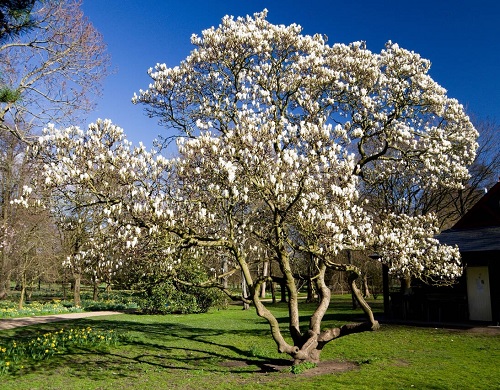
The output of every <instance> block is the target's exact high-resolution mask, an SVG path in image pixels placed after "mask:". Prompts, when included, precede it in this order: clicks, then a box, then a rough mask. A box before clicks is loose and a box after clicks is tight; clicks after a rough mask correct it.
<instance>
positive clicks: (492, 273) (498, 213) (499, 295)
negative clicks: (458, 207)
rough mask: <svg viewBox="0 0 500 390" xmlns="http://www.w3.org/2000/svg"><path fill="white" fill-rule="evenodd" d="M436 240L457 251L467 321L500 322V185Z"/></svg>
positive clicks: (492, 189)
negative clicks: (460, 266)
mask: <svg viewBox="0 0 500 390" xmlns="http://www.w3.org/2000/svg"><path fill="white" fill-rule="evenodd" d="M438 239H439V241H440V242H441V243H443V244H448V245H458V247H459V248H460V253H461V255H462V262H463V264H464V276H463V277H462V280H461V283H462V284H463V283H465V292H466V300H467V310H468V319H469V320H471V321H486V322H494V323H500V182H499V183H497V184H496V185H495V186H494V187H493V188H491V189H490V190H489V191H488V192H487V193H486V194H485V195H484V196H483V197H482V198H481V199H480V200H479V201H478V202H477V203H476V204H475V205H474V206H473V207H472V208H471V209H470V210H469V211H468V212H467V214H465V215H464V216H463V217H462V218H461V219H460V220H459V221H458V222H457V223H456V224H455V225H454V226H453V227H452V228H451V229H449V230H446V231H444V232H442V233H441V234H440V235H439V236H438Z"/></svg>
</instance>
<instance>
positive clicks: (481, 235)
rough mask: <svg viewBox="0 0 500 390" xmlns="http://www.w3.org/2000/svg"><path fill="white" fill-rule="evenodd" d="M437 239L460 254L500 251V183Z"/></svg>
mask: <svg viewBox="0 0 500 390" xmlns="http://www.w3.org/2000/svg"><path fill="white" fill-rule="evenodd" d="M437 239H438V240H439V242H441V244H448V245H458V248H459V249H460V252H482V251H500V182H499V183H496V184H495V185H494V186H493V187H492V188H491V189H490V190H489V191H488V192H487V193H486V194H485V195H484V196H483V197H482V198H481V199H479V201H478V202H477V203H476V204H475V205H474V206H473V207H472V208H471V209H470V210H469V211H468V212H467V213H466V214H465V215H464V216H463V217H462V218H460V220H459V221H458V222H457V223H456V224H455V225H454V226H453V227H452V228H451V229H449V230H445V231H444V232H442V233H441V234H439V235H438V236H437Z"/></svg>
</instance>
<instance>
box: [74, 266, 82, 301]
mask: <svg viewBox="0 0 500 390" xmlns="http://www.w3.org/2000/svg"><path fill="white" fill-rule="evenodd" d="M74 278H75V279H74V282H73V302H74V305H75V306H76V307H81V305H82V301H81V298H80V284H81V278H82V276H81V275H80V274H75V275H74Z"/></svg>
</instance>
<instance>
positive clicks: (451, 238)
mask: <svg viewBox="0 0 500 390" xmlns="http://www.w3.org/2000/svg"><path fill="white" fill-rule="evenodd" d="M437 239H438V240H439V242H440V243H441V244H448V245H458V248H459V249H460V252H482V251H500V226H489V227H484V228H477V229H449V230H445V231H444V232H442V233H441V234H440V235H438V236H437Z"/></svg>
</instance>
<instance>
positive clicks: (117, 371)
mask: <svg viewBox="0 0 500 390" xmlns="http://www.w3.org/2000/svg"><path fill="white" fill-rule="evenodd" d="M86 327H91V328H92V329H93V330H98V329H100V330H109V329H112V330H113V331H115V332H116V333H117V334H118V335H123V336H124V337H122V339H121V341H120V342H119V346H118V347H116V348H115V347H111V348H108V349H106V350H95V349H92V348H82V347H78V348H72V349H71V350H69V351H67V352H65V353H64V354H61V355H57V356H55V357H53V358H51V359H50V360H47V361H42V362H40V363H37V364H36V365H34V366H32V367H30V368H29V370H30V371H33V372H36V373H37V374H41V375H51V374H52V373H53V372H54V371H55V372H57V371H58V370H61V367H64V369H67V368H69V369H70V370H71V375H72V376H75V377H85V378H91V379H93V380H100V379H105V378H106V377H107V376H109V375H113V376H114V377H133V376H135V375H139V374H141V375H142V374H143V373H144V371H148V370H169V371H174V372H182V371H200V370H203V371H206V372H213V373H219V372H220V373H237V374H243V373H259V372H261V373H268V372H273V371H276V369H275V367H276V366H284V365H290V360H288V359H274V358H270V357H269V356H267V355H266V350H265V349H263V348H255V349H252V346H251V345H249V344H245V343H242V342H241V340H244V339H245V338H247V339H248V338H253V337H257V338H260V337H268V338H269V340H270V335H269V331H268V330H267V329H265V330H262V329H242V330H240V329H227V328H226V329H223V330H217V329H214V328H210V327H196V326H189V325H186V324H179V323H171V322H163V323H151V324H147V323H142V322H134V321H127V320H119V319H102V318H100V319H95V318H94V319H79V320H75V321H71V322H70V323H68V322H59V323H51V324H43V325H39V326H36V327H28V328H18V329H14V330H11V331H9V336H8V337H5V334H1V336H0V343H1V342H5V341H7V340H18V341H19V340H21V339H29V338H32V337H34V336H35V335H37V334H38V335H40V334H44V333H49V332H54V331H57V330H60V329H62V328H64V329H68V328H86ZM236 340H238V343H235V342H234V341H236ZM236 344H239V346H238V345H236ZM272 346H273V347H274V344H273V345H272ZM247 347H248V348H247ZM26 370H27V369H25V370H24V372H26Z"/></svg>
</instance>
